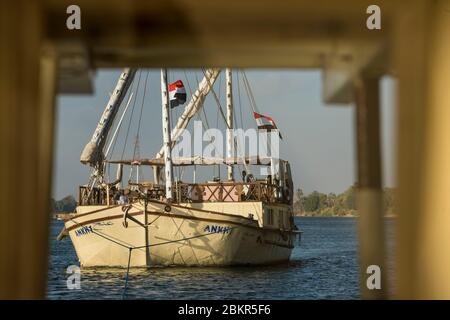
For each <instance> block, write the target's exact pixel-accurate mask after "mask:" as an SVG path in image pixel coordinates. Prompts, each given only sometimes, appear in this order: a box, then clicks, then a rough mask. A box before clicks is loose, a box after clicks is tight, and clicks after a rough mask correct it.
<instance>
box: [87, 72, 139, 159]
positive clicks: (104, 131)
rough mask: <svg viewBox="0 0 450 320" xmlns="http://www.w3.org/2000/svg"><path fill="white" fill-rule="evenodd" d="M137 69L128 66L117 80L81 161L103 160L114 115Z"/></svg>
mask: <svg viewBox="0 0 450 320" xmlns="http://www.w3.org/2000/svg"><path fill="white" fill-rule="evenodd" d="M135 74H136V69H129V68H126V69H124V70H123V72H122V74H121V75H120V77H119V80H118V81H117V84H116V87H115V89H114V91H113V93H112V94H111V97H110V98H109V101H108V104H107V105H106V107H105V110H104V111H103V114H102V117H101V118H100V121H99V122H98V125H97V128H96V129H95V131H94V134H93V135H92V138H91V141H89V142H88V144H86V146H85V147H84V150H83V152H82V153H81V157H80V161H81V163H83V164H89V165H90V166H93V167H94V166H95V165H96V164H99V163H100V162H101V161H103V148H104V146H105V143H106V139H107V137H108V132H109V130H110V129H111V126H112V124H113V122H114V117H115V116H116V114H117V111H118V110H119V107H120V104H121V103H122V100H123V99H124V97H125V95H126V93H127V90H128V88H129V87H130V85H131V83H132V82H133V79H134V75H135Z"/></svg>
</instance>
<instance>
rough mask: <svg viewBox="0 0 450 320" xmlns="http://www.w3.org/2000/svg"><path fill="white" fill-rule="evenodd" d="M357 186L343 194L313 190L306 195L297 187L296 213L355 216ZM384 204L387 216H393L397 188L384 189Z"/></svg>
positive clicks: (321, 215) (319, 215)
mask: <svg viewBox="0 0 450 320" xmlns="http://www.w3.org/2000/svg"><path fill="white" fill-rule="evenodd" d="M355 191H356V187H355V186H351V187H350V188H348V189H347V190H345V191H344V192H343V193H341V194H335V193H328V194H325V193H321V192H318V191H313V192H311V193H310V194H308V195H305V194H304V193H303V191H302V189H297V190H296V192H295V197H294V213H295V215H297V216H312V217H336V216H337V217H355V216H357V215H358V213H357V211H356V203H357V199H356V192H355ZM383 205H384V210H385V215H386V216H393V215H394V212H395V189H394V188H385V189H384V190H383Z"/></svg>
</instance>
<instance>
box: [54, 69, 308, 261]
mask: <svg viewBox="0 0 450 320" xmlns="http://www.w3.org/2000/svg"><path fill="white" fill-rule="evenodd" d="M136 72H137V70H135V69H125V70H124V71H123V72H122V74H121V75H120V78H119V80H118V82H117V85H116V87H115V89H114V91H113V92H112V93H111V96H110V99H109V102H108V104H107V106H106V108H105V110H104V112H103V114H102V117H101V119H100V121H99V123H98V125H97V128H96V130H95V132H94V134H93V136H92V139H91V141H90V142H89V143H88V144H87V145H86V147H85V149H84V150H83V153H82V155H81V162H82V163H83V164H88V165H90V166H91V167H92V174H91V177H90V181H89V183H88V184H86V185H83V186H80V187H79V199H78V206H77V208H76V213H75V214H73V215H71V216H70V217H69V218H67V219H66V220H65V223H64V229H63V231H62V233H61V234H65V235H67V234H68V235H69V236H70V239H71V241H72V243H73V246H74V248H75V251H76V253H77V255H78V258H79V261H80V264H81V266H83V267H92V266H109V267H113V266H118V267H126V266H128V267H148V266H172V265H179V266H229V265H262V264H274V263H281V262H286V261H288V260H289V258H290V255H291V252H292V250H293V248H294V243H295V240H296V237H297V236H298V234H299V233H300V231H299V230H298V228H297V227H296V226H295V224H294V219H293V210H292V203H293V199H292V196H293V183H292V178H291V170H290V166H289V163H288V162H287V161H284V160H281V159H274V158H273V157H269V158H266V159H263V158H261V157H251V156H246V157H237V156H234V154H233V153H231V152H230V153H228V151H229V150H232V149H233V146H236V141H234V143H233V138H232V137H231V138H230V137H229V136H228V133H227V144H228V147H229V149H227V150H228V151H227V157H224V158H212V157H211V158H206V157H203V156H197V157H187V158H172V156H171V153H172V148H173V147H174V145H175V143H176V141H177V138H178V137H179V135H180V132H181V130H183V129H185V128H186V127H187V125H188V122H189V120H190V119H192V117H193V116H194V115H195V114H197V113H198V112H199V111H200V110H201V109H202V107H203V104H204V100H205V97H206V95H207V94H208V93H209V92H211V91H213V84H214V82H215V80H216V79H217V77H218V76H219V74H220V72H221V70H220V69H217V68H213V69H206V70H204V71H203V75H204V78H203V80H202V81H201V82H200V83H199V86H198V89H197V90H196V91H195V92H194V93H192V96H191V99H190V101H189V103H188V104H187V105H186V107H185V109H184V112H183V113H182V115H181V117H180V118H179V120H178V122H177V123H176V125H175V127H174V128H173V129H172V130H171V125H170V116H169V113H170V111H171V108H170V107H171V106H172V107H174V105H176V104H182V103H184V102H185V101H186V93H185V90H184V87H183V83H182V81H177V82H176V83H174V84H169V85H168V83H167V70H166V69H162V70H161V98H162V108H161V109H162V124H163V138H164V139H163V140H164V145H163V147H162V148H161V150H160V152H158V154H157V155H156V157H155V158H152V159H131V160H126V159H125V160H124V159H120V160H112V159H109V160H107V159H108V158H107V155H108V154H109V151H110V148H111V144H112V141H113V140H114V139H116V134H117V132H118V129H119V128H120V126H121V124H122V120H123V118H124V115H125V113H126V112H127V109H128V106H129V104H130V101H131V99H132V96H133V92H130V87H131V84H132V83H133V81H134V78H135V74H136ZM225 74H226V84H227V114H226V117H224V118H226V119H224V120H226V125H227V127H228V128H232V127H233V101H232V76H231V70H230V69H226V71H225ZM245 79H246V77H245ZM247 81H248V80H247ZM127 92H128V96H129V98H128V101H127V103H126V104H124V106H123V107H122V109H123V113H122V116H121V117H120V119H119V118H117V119H116V120H115V121H114V119H115V118H116V115H117V114H118V111H119V109H120V108H121V105H122V102H123V101H124V98H125V97H126V95H127ZM183 94H184V95H183ZM219 108H220V106H219ZM254 111H255V110H254ZM255 114H256V115H258V116H260V117H265V116H262V115H260V114H259V113H256V112H255ZM222 115H223V116H225V115H224V114H223V113H222ZM256 115H255V118H256ZM265 120H266V122H267V123H268V124H269V126H270V124H271V121H272V119H271V118H270V117H265ZM272 122H273V121H272ZM267 123H266V124H264V123H258V124H261V125H266V126H267ZM114 125H115V126H116V129H115V130H114V132H113V134H112V135H111V134H110V131H111V133H112V130H111V129H112V128H113V126H114ZM108 137H109V140H108ZM107 140H108V144H107ZM275 161H276V163H277V166H278V167H277V168H278V169H277V170H276V171H270V172H271V174H269V175H267V176H266V177H265V178H264V179H256V178H254V176H253V175H252V174H250V170H251V169H250V165H251V166H266V167H269V168H273V166H274V163H275ZM219 165H222V166H226V167H227V172H228V173H227V179H224V180H221V179H218V178H215V179H213V180H212V181H207V182H204V183H197V182H196V181H195V171H194V175H193V178H194V181H193V182H192V183H187V182H183V181H181V180H176V181H174V178H173V173H172V170H173V167H177V166H183V167H184V166H194V167H195V168H197V167H201V166H219ZM105 166H117V175H116V177H115V179H114V181H108V177H107V175H106V173H105V171H106V170H105ZM142 166H151V168H152V169H153V173H154V179H153V181H139V176H138V175H137V178H136V179H135V180H134V181H132V180H129V181H128V182H127V185H126V186H122V185H123V183H122V180H123V179H122V171H123V168H124V167H128V168H130V170H132V169H135V170H137V172H139V168H141V167H142ZM238 166H243V167H244V168H245V169H246V172H244V175H245V176H243V180H242V181H237V180H235V177H234V175H235V173H234V171H233V170H234V168H235V167H238ZM194 170H196V169H194ZM118 195H119V196H118Z"/></svg>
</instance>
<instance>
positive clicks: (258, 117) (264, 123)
mask: <svg viewBox="0 0 450 320" xmlns="http://www.w3.org/2000/svg"><path fill="white" fill-rule="evenodd" d="M253 116H254V117H255V121H256V124H257V126H258V129H266V130H267V131H270V130H278V128H277V125H276V124H275V121H273V119H272V117H269V116H265V115H263V114H260V113H257V112H253ZM278 133H279V135H280V138H281V139H283V137H282V136H281V133H280V132H279V131H278Z"/></svg>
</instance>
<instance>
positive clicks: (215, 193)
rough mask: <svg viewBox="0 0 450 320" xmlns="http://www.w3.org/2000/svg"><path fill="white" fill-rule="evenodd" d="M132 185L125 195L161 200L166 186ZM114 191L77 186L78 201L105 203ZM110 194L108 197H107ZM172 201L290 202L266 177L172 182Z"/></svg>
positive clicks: (285, 192) (109, 200) (110, 199)
mask: <svg viewBox="0 0 450 320" xmlns="http://www.w3.org/2000/svg"><path fill="white" fill-rule="evenodd" d="M130 187H131V188H132V189H135V190H140V191H141V192H137V191H131V192H130V193H129V195H128V198H129V200H130V201H133V200H134V199H135V198H142V193H144V194H146V195H147V197H148V198H149V199H157V200H163V198H164V194H165V189H164V187H163V186H160V185H152V186H149V185H148V184H137V183H134V184H132V185H130ZM114 195H115V193H114V192H112V191H111V190H110V191H109V192H108V191H107V190H106V189H105V188H93V189H92V190H89V188H88V187H86V186H80V187H79V200H78V203H79V204H80V205H106V204H113V203H114ZM108 196H109V199H108ZM174 201H175V202H245V201H262V202H266V203H285V204H290V203H291V198H290V192H289V191H287V190H286V189H283V188H282V187H280V186H278V185H275V184H271V183H268V182H265V181H255V182H248V183H244V182H208V183H183V182H176V183H175V184H174Z"/></svg>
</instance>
